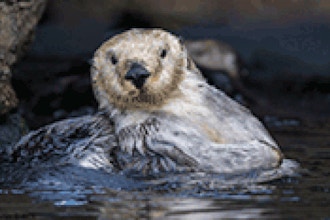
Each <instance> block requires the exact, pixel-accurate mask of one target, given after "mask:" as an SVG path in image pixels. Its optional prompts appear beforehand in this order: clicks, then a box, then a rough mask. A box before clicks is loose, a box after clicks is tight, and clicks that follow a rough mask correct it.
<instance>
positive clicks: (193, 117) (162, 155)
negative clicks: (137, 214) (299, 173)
mask: <svg viewBox="0 0 330 220" xmlns="http://www.w3.org/2000/svg"><path fill="white" fill-rule="evenodd" d="M91 79H92V86H93V89H94V92H95V97H96V99H97V101H98V103H99V111H98V113H97V114H95V115H89V116H83V117H80V118H72V119H67V120H63V121H60V122H57V123H54V124H51V125H48V126H45V127H42V128H40V129H39V130H36V131H32V132H30V133H29V134H28V135H26V136H25V137H23V138H22V139H21V140H20V141H19V142H18V143H17V145H16V146H15V147H14V148H13V149H9V150H8V152H7V153H8V154H9V157H8V158H9V160H11V161H15V162H20V163H23V164H25V165H27V166H28V167H34V166H37V167H38V166H47V167H49V168H50V169H51V168H52V167H54V168H56V167H57V166H60V165H62V166H65V165H66V164H74V165H76V166H80V167H87V168H92V169H106V170H108V171H109V172H118V171H120V172H121V171H134V172H135V173H141V174H157V173H166V172H209V173H232V174H238V173H242V172H243V173H244V172H248V171H251V170H261V171H262V170H265V171H269V170H276V169H279V167H280V166H281V163H282V160H283V155H282V153H281V151H280V149H279V147H278V145H277V144H276V142H275V141H274V140H273V139H272V138H271V136H270V135H269V134H268V132H267V131H266V130H265V128H264V126H263V125H262V123H261V122H260V121H259V120H258V119H257V118H256V117H254V116H253V115H252V114H251V113H250V111H249V110H248V109H246V108H245V107H243V106H241V105H240V104H238V103H236V102H235V101H233V100H232V99H230V98H229V97H227V96H226V95H225V94H224V93H223V92H221V91H219V90H218V89H215V88H214V87H212V86H210V85H209V84H208V83H207V82H206V80H205V79H204V78H203V76H202V75H201V73H200V72H199V70H198V69H197V68H196V66H195V64H194V62H193V61H192V59H191V58H190V57H189V55H188V54H187V50H186V48H185V46H184V45H183V43H182V42H181V41H180V39H179V38H178V37H176V36H174V35H173V34H171V33H169V32H167V31H164V30H161V29H131V30H128V31H126V32H124V33H121V34H118V35H116V36H114V37H112V38H111V39H109V40H108V41H106V42H105V43H103V44H102V45H101V46H100V48H99V49H98V50H97V51H96V52H95V54H94V57H93V59H92V65H91Z"/></svg>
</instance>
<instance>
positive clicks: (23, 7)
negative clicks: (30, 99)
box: [0, 0, 47, 114]
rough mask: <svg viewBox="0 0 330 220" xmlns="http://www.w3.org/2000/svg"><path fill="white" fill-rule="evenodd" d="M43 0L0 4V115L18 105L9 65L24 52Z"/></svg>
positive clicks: (42, 7) (38, 16)
mask: <svg viewBox="0 0 330 220" xmlns="http://www.w3.org/2000/svg"><path fill="white" fill-rule="evenodd" d="M46 2H47V1H44V0H31V1H20V0H6V1H1V2H0V39H1V41H0V114H4V113H7V112H8V111H10V110H11V109H13V108H15V107H16V106H17V104H18V101H17V98H16V95H15V92H14V91H13V89H12V87H11V84H10V79H11V66H12V65H13V64H14V63H15V62H16V61H17V60H18V59H19V58H20V57H21V55H22V54H23V53H24V51H26V48H27V45H28V44H29V43H30V42H31V39H32V37H33V30H34V27H35V26H36V24H37V22H38V20H39V18H40V16H41V14H42V12H43V10H44V8H45V5H46Z"/></svg>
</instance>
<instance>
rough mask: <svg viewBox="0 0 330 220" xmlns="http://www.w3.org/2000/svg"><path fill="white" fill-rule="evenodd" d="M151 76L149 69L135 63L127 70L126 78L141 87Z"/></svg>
mask: <svg viewBox="0 0 330 220" xmlns="http://www.w3.org/2000/svg"><path fill="white" fill-rule="evenodd" d="M149 76H150V73H149V71H148V70H146V69H145V68H144V67H143V66H142V65H141V64H139V63H133V64H132V66H131V68H130V69H129V70H128V71H127V73H126V75H125V79H127V80H130V81H131V82H132V83H133V84H134V86H135V87H136V88H138V89H140V88H142V86H143V85H144V83H145V81H146V79H147V78H148V77H149Z"/></svg>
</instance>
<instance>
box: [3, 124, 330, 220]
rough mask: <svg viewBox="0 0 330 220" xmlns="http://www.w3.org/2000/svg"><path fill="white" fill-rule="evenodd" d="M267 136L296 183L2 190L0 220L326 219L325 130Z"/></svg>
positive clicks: (329, 196)
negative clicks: (296, 169)
mask: <svg viewBox="0 0 330 220" xmlns="http://www.w3.org/2000/svg"><path fill="white" fill-rule="evenodd" d="M278 124H281V123H278ZM271 131H272V133H273V135H274V136H275V138H276V139H277V141H278V142H279V144H280V145H281V146H282V149H283V151H284V154H285V155H286V157H287V158H293V159H295V160H297V161H299V163H300V164H301V166H302V167H303V168H304V169H305V171H303V172H302V173H301V174H300V175H299V176H297V177H286V178H283V179H280V180H275V181H272V182H269V183H262V184H247V185H240V186H238V185H235V186H234V185H229V186H225V185H224V186H223V187H221V186H219V185H217V186H212V184H211V183H207V181H206V182H205V183H202V184H201V183H195V184H191V183H189V184H186V185H185V184H181V185H180V184H175V183H171V184H167V183H165V182H164V184H158V186H157V187H148V186H147V185H139V184H138V183H135V182H130V183H128V185H130V186H129V187H126V188H125V187H122V185H121V184H118V185H111V182H110V183H109V185H111V187H101V186H97V187H96V186H95V187H91V186H90V185H89V186H86V187H84V186H83V184H80V185H76V186H72V185H71V186H68V187H66V186H60V187H58V186H56V184H55V185H50V186H49V187H45V188H44V187H42V188H41V187H40V186H38V185H36V186H33V185H31V186H30V187H28V188H26V187H25V188H21V189H20V188H19V187H17V188H15V189H13V188H10V187H8V186H7V187H5V186H2V187H1V189H0V219H6V218H7V219H14V218H30V219H48V218H55V219H56V218H58V219H132V218H133V219H137V218H142V219H143V218H144V219H226V218H249V219H256V218H261V219H269V218H280V219H283V218H285V219H329V218H330V208H329V207H330V178H329V177H330V160H329V159H330V148H329V145H330V135H329V128H328V127H327V126H325V127H324V126H322V125H319V127H318V128H316V127H313V128H312V127H311V128H310V129H309V128H306V127H304V126H302V125H301V124H300V125H299V126H298V125H288V126H286V125H285V123H284V126H283V123H282V125H280V126H279V125H278V126H271ZM91 178H93V176H91ZM111 178H117V177H111ZM111 178H110V179H109V180H111ZM121 181H123V182H125V181H126V180H125V179H123V180H121ZM119 182H120V181H119ZM117 183H118V181H117ZM132 186H134V187H132ZM128 188H130V189H128Z"/></svg>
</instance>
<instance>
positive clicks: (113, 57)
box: [110, 54, 118, 65]
mask: <svg viewBox="0 0 330 220" xmlns="http://www.w3.org/2000/svg"><path fill="white" fill-rule="evenodd" d="M110 60H111V63H112V64H113V65H116V64H117V63H118V59H117V57H116V56H115V55H114V54H112V55H111V57H110Z"/></svg>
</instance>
